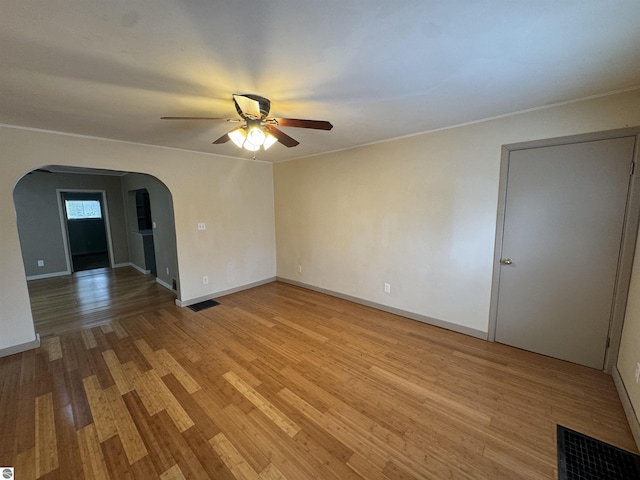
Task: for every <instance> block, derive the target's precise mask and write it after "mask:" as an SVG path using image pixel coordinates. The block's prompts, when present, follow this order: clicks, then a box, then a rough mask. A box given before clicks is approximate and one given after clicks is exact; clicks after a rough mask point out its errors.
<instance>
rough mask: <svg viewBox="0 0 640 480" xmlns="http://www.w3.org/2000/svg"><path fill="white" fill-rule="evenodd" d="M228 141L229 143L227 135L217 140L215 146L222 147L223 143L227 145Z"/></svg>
mask: <svg viewBox="0 0 640 480" xmlns="http://www.w3.org/2000/svg"><path fill="white" fill-rule="evenodd" d="M228 141H229V134H228V133H225V134H224V135H222V136H221V137H220V138H219V139H217V140H216V141H215V142H213V144H214V145H220V144H221V143H227V142H228Z"/></svg>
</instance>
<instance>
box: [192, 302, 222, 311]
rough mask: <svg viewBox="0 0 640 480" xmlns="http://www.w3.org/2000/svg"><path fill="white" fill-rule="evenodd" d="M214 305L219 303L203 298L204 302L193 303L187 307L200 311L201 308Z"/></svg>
mask: <svg viewBox="0 0 640 480" xmlns="http://www.w3.org/2000/svg"><path fill="white" fill-rule="evenodd" d="M216 305H220V304H219V303H218V302H216V301H215V300H205V301H204V302H198V303H194V304H193V305H189V308H190V309H191V310H193V311H194V312H201V311H202V310H206V309H207V308H211V307H215V306H216Z"/></svg>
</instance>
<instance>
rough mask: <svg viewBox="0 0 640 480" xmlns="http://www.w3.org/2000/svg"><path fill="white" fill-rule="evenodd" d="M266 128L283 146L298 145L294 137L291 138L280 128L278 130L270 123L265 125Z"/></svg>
mask: <svg viewBox="0 0 640 480" xmlns="http://www.w3.org/2000/svg"><path fill="white" fill-rule="evenodd" d="M264 128H266V129H267V130H268V131H269V133H270V134H271V135H273V136H274V137H276V138H277V139H278V141H279V142H280V143H281V144H283V145H284V146H285V147H289V148H291V147H295V146H296V145H300V142H299V141H297V140H296V139H295V138H291V137H290V136H289V135H287V134H286V133H284V132H283V131H282V130H278V129H277V128H276V127H272V126H271V125H265V126H264Z"/></svg>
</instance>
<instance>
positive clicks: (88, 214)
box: [64, 200, 102, 220]
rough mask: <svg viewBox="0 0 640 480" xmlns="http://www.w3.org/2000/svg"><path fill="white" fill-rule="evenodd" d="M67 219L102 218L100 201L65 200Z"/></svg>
mask: <svg viewBox="0 0 640 480" xmlns="http://www.w3.org/2000/svg"><path fill="white" fill-rule="evenodd" d="M64 203H65V207H66V210H67V219H69V220H80V219H85V218H102V210H101V209H100V202H99V201H98V200H65V201H64Z"/></svg>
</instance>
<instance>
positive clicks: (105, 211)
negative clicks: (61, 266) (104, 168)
mask: <svg viewBox="0 0 640 480" xmlns="http://www.w3.org/2000/svg"><path fill="white" fill-rule="evenodd" d="M65 192H69V193H99V194H100V195H101V204H102V219H103V220H104V229H105V233H106V235H107V248H108V250H109V267H110V268H113V266H114V265H115V263H114V258H113V244H112V242H111V226H110V225H109V206H108V205H107V192H106V190H91V189H78V188H56V196H57V197H58V211H59V213H60V227H61V230H62V241H63V243H64V247H65V248H64V256H65V260H66V262H67V272H68V273H69V274H72V273H74V270H73V263H72V262H71V245H70V244H69V231H68V227H67V216H66V213H65V211H66V210H65V207H64V203H63V201H62V197H63V194H64V193H65Z"/></svg>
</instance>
